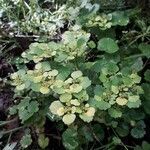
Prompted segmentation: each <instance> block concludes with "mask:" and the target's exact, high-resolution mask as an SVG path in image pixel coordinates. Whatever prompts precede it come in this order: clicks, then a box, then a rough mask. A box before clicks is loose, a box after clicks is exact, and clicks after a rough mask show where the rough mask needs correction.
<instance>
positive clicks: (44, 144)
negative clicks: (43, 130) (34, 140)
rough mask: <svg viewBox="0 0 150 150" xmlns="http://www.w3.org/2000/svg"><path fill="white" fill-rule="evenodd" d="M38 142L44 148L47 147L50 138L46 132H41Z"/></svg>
mask: <svg viewBox="0 0 150 150" xmlns="http://www.w3.org/2000/svg"><path fill="white" fill-rule="evenodd" d="M38 144H39V146H40V147H41V148H42V149H45V148H46V147H47V146H48V144H49V139H48V138H46V137H45V135H44V134H40V135H39V137H38Z"/></svg>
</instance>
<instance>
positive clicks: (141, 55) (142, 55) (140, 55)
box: [124, 54, 145, 60]
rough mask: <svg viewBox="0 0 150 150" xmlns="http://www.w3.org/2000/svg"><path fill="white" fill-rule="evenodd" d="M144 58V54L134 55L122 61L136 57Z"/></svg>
mask: <svg viewBox="0 0 150 150" xmlns="http://www.w3.org/2000/svg"><path fill="white" fill-rule="evenodd" d="M144 56H145V55H144V54H136V55H132V56H129V57H126V58H124V59H125V60H127V59H132V58H136V57H144Z"/></svg>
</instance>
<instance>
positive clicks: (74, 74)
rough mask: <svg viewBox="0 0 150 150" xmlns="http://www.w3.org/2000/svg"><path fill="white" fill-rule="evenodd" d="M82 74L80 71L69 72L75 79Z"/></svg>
mask: <svg viewBox="0 0 150 150" xmlns="http://www.w3.org/2000/svg"><path fill="white" fill-rule="evenodd" d="M82 75H83V74H82V72H81V71H74V72H73V73H72V74H71V77H72V78H73V79H77V78H79V77H81V76H82Z"/></svg>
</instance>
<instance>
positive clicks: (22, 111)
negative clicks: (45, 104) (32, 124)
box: [18, 98, 39, 122]
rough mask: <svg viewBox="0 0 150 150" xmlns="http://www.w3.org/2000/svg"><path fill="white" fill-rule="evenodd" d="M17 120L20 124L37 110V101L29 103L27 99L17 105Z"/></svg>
mask: <svg viewBox="0 0 150 150" xmlns="http://www.w3.org/2000/svg"><path fill="white" fill-rule="evenodd" d="M18 110H19V118H20V119H21V120H22V122H24V121H26V120H28V119H29V118H30V117H32V116H33V115H34V113H36V112H37V111H38V110H39V103H38V102H37V101H31V102H30V100H29V99H27V98H25V99H24V100H22V101H21V102H20V103H19V105H18Z"/></svg>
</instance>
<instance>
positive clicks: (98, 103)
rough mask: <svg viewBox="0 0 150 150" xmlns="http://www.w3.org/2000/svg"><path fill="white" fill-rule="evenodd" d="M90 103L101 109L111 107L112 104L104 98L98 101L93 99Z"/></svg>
mask: <svg viewBox="0 0 150 150" xmlns="http://www.w3.org/2000/svg"><path fill="white" fill-rule="evenodd" d="M89 104H90V105H91V106H93V107H96V108H98V109H100V110H107V109H109V108H110V107H111V105H110V104H109V103H108V102H105V101H103V100H101V101H98V100H95V99H92V100H90V102H89Z"/></svg>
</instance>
